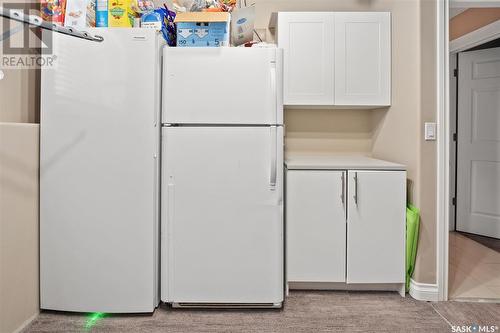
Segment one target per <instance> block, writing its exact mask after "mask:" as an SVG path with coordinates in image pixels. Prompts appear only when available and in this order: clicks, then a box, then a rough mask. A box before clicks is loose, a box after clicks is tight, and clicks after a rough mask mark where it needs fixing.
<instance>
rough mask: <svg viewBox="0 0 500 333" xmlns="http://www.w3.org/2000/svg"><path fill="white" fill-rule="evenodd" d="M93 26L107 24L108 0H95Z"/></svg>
mask: <svg viewBox="0 0 500 333" xmlns="http://www.w3.org/2000/svg"><path fill="white" fill-rule="evenodd" d="M95 26H96V27H107V26H108V0H96V8H95Z"/></svg>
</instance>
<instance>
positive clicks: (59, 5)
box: [40, 0, 66, 25]
mask: <svg viewBox="0 0 500 333" xmlns="http://www.w3.org/2000/svg"><path fill="white" fill-rule="evenodd" d="M65 8H66V0H41V1H40V13H41V17H42V19H43V20H44V21H48V22H52V23H54V24H57V25H63V24H64V10H65Z"/></svg>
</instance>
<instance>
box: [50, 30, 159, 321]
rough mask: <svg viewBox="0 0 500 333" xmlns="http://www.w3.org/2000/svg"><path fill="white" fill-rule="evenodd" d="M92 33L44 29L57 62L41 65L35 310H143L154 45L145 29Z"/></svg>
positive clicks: (155, 117)
mask: <svg viewBox="0 0 500 333" xmlns="http://www.w3.org/2000/svg"><path fill="white" fill-rule="evenodd" d="M99 34H101V35H103V36H104V41H103V42H102V43H90V42H88V41H86V40H82V39H76V38H71V37H69V36H65V35H60V34H53V35H52V36H51V38H52V41H53V50H54V54H55V55H57V59H56V62H57V64H56V66H57V67H55V68H43V69H42V77H41V153H40V295H41V308H43V309H52V310H63V311H79V312H96V311H98V312H152V311H153V310H154V308H155V306H156V305H157V304H158V301H159V299H158V298H159V295H158V286H157V282H155V281H156V280H157V275H158V272H157V270H158V267H157V260H158V251H157V249H158V247H159V244H158V237H159V235H158V229H159V228H158V204H157V203H156V200H157V197H158V194H157V193H156V191H157V182H158V181H157V179H158V177H157V172H158V162H157V160H158V158H155V155H156V156H157V155H158V149H159V134H160V133H159V126H158V125H157V126H156V127H155V123H156V122H158V121H159V120H160V119H159V118H160V117H159V115H160V99H159V95H160V88H159V79H160V75H159V74H160V73H161V72H160V71H161V67H160V58H161V48H159V47H158V45H157V44H160V43H161V42H160V40H159V38H158V37H157V35H156V34H155V33H154V31H152V30H147V29H142V30H139V29H125V28H123V29H100V30H99ZM44 37H45V35H44ZM139 60H140V63H141V66H134V63H135V61H139ZM138 84H139V85H141V88H142V89H141V90H140V91H138V90H136V87H137V85H138ZM155 178H156V179H155Z"/></svg>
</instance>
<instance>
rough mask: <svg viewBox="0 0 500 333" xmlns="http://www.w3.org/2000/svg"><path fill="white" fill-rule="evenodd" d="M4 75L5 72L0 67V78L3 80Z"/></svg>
mask: <svg viewBox="0 0 500 333" xmlns="http://www.w3.org/2000/svg"><path fill="white" fill-rule="evenodd" d="M4 77H5V74H4V73H3V70H1V69H0V80H3V78H4Z"/></svg>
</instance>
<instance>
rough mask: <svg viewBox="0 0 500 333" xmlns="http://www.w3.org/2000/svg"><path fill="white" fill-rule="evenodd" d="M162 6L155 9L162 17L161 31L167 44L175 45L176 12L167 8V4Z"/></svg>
mask: <svg viewBox="0 0 500 333" xmlns="http://www.w3.org/2000/svg"><path fill="white" fill-rule="evenodd" d="M163 6H164V8H158V9H156V10H155V12H156V13H158V14H160V16H161V19H162V27H161V33H162V35H163V38H164V39H165V40H166V41H167V44H168V45H169V46H175V45H176V43H177V31H176V27H175V23H174V20H175V16H176V13H175V12H174V11H172V10H170V9H168V7H167V5H165V4H164V5H163Z"/></svg>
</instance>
